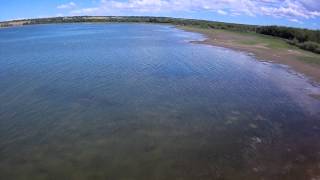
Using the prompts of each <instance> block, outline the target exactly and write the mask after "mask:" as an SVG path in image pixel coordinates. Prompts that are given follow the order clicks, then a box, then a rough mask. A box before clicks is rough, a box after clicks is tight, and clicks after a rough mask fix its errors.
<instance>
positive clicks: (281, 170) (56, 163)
mask: <svg viewBox="0 0 320 180" xmlns="http://www.w3.org/2000/svg"><path fill="white" fill-rule="evenodd" d="M202 38H203V37H202V36H201V35H199V34H194V33H189V32H185V31H182V30H178V29H175V28H174V27H171V26H166V25H147V24H67V25H36V26H27V27H17V28H8V29H1V30H0V179H5V180H11V179H13V180H29V179H30V180H38V179H39V180H42V179H43V180H46V179H55V180H56V179H59V180H64V179H65V180H73V179H74V180H83V179H90V180H92V179H99V180H100V179H110V180H114V179H137V180H142V179H146V180H151V179H158V180H170V179H204V180H205V179H232V180H233V179H265V180H266V179H270V180H276V179H290V180H293V179H312V178H319V177H320V143H319V138H320V101H319V100H317V99H315V98H312V97H311V96H310V94H319V93H320V91H319V89H320V88H319V85H317V84H310V83H309V81H308V80H307V79H306V78H304V77H303V76H301V75H299V74H296V73H294V72H292V71H291V70H290V69H289V68H288V67H285V66H281V65H277V64H270V63H264V62H259V61H257V60H255V59H254V58H253V57H250V56H248V55H246V54H245V53H241V52H235V51H231V50H228V49H224V48H218V47H213V46H208V45H200V44H192V43H189V41H191V40H199V39H202Z"/></svg>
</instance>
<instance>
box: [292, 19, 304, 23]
mask: <svg viewBox="0 0 320 180" xmlns="http://www.w3.org/2000/svg"><path fill="white" fill-rule="evenodd" d="M289 21H291V22H294V23H299V24H303V22H302V21H300V20H298V19H289Z"/></svg>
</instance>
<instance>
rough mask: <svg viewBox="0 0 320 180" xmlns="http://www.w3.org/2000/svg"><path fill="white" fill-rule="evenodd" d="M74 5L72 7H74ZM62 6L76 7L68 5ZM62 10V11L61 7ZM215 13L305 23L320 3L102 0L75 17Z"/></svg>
mask: <svg viewBox="0 0 320 180" xmlns="http://www.w3.org/2000/svg"><path fill="white" fill-rule="evenodd" d="M70 5H71V6H70ZM61 7H63V8H64V7H75V4H74V3H73V5H72V4H70V3H68V4H67V5H61ZM61 7H60V8H61ZM196 11H211V12H214V13H218V14H221V15H227V14H229V15H232V16H239V15H247V16H259V15H266V16H272V17H277V18H286V19H288V20H290V19H296V20H299V21H301V20H303V19H311V18H318V17H320V1H319V0H100V3H99V5H97V6H95V7H89V8H88V7H86V8H79V9H74V10H72V11H71V12H70V13H71V14H72V15H83V14H86V15H106V14H109V15H116V14H152V13H158V12H161V13H167V12H196Z"/></svg>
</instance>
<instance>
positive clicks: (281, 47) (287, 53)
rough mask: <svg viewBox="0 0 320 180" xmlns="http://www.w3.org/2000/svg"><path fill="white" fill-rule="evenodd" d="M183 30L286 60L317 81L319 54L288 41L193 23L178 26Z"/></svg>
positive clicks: (260, 56)
mask: <svg viewBox="0 0 320 180" xmlns="http://www.w3.org/2000/svg"><path fill="white" fill-rule="evenodd" d="M178 27H179V28H181V29H184V30H186V31H192V32H197V33H201V34H204V35H205V36H206V37H207V39H206V40H205V41H202V42H196V43H205V44H210V45H215V46H222V47H226V48H231V49H234V50H239V51H245V52H249V53H252V54H254V55H255V56H256V57H257V59H260V60H265V61H272V62H276V63H281V64H286V65H289V66H290V67H292V68H293V69H294V70H296V71H297V72H300V73H303V74H305V75H307V76H308V77H310V78H312V79H313V80H316V81H318V82H320V56H319V55H318V54H315V53H312V52H309V51H305V50H302V49H299V48H298V47H296V46H293V45H290V44H288V43H287V42H286V41H285V40H283V39H280V38H276V37H272V36H267V35H261V34H257V33H254V32H239V31H230V30H221V29H203V28H199V27H193V26H178Z"/></svg>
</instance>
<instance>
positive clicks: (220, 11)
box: [217, 10, 228, 15]
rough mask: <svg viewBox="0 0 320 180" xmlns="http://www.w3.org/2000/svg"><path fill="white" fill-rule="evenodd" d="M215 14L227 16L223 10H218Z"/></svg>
mask: <svg viewBox="0 0 320 180" xmlns="http://www.w3.org/2000/svg"><path fill="white" fill-rule="evenodd" d="M217 13H218V14H221V15H227V14H228V13H227V12H226V11H223V10H218V11H217Z"/></svg>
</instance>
